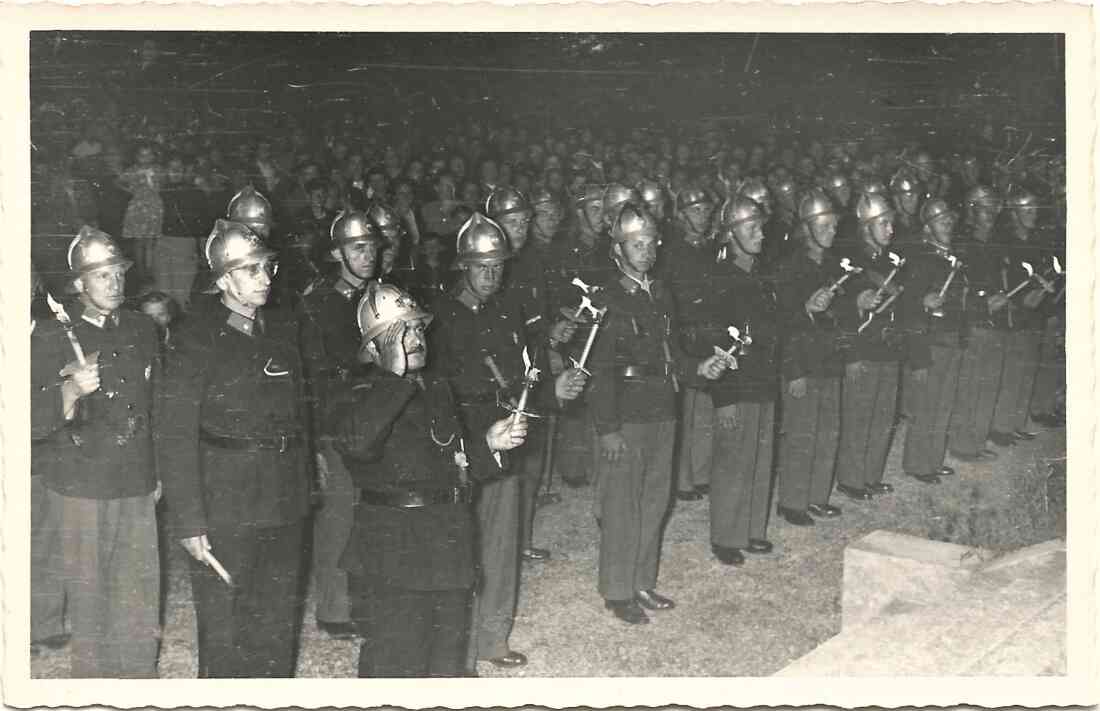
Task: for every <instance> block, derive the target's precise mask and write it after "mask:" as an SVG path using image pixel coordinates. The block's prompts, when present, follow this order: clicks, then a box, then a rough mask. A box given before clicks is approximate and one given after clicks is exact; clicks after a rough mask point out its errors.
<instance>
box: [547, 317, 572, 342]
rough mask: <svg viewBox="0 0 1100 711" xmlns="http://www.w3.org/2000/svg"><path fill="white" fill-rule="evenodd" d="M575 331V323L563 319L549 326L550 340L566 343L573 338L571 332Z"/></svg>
mask: <svg viewBox="0 0 1100 711" xmlns="http://www.w3.org/2000/svg"><path fill="white" fill-rule="evenodd" d="M576 332H577V324H575V323H573V322H572V321H566V320H564V319H563V320H561V321H558V322H557V323H555V324H554V325H553V326H551V327H550V340H551V341H554V342H555V343H568V342H569V341H571V340H573V334H575V333H576Z"/></svg>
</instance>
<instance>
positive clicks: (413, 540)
mask: <svg viewBox="0 0 1100 711" xmlns="http://www.w3.org/2000/svg"><path fill="white" fill-rule="evenodd" d="M325 430H326V432H327V434H328V435H329V436H331V437H333V443H334V446H335V447H336V449H337V451H339V452H340V453H341V454H342V456H343V458H344V464H345V465H346V466H347V468H348V472H349V473H350V474H351V478H352V480H353V481H354V482H355V485H356V486H357V487H359V488H361V489H366V490H368V491H372V492H387V491H395V490H407V489H417V490H426V489H427V490H445V489H452V488H456V487H460V486H461V484H462V482H461V480H460V475H459V468H458V466H457V464H456V462H455V454H456V453H457V452H458V451H459V448H460V445H461V444H464V451H465V453H466V456H467V458H468V461H469V463H470V467H469V471H470V472H471V474H475V473H481V474H485V473H488V472H491V471H493V470H496V469H499V466H498V465H497V464H496V462H495V461H494V460H493V458H492V456H491V454H490V451H489V448H488V446H487V445H486V442H485V431H484V430H481V431H478V432H472V433H470V435H469V436H467V437H465V438H464V433H463V430H462V426H461V423H460V422H459V416H458V409H457V407H456V405H455V402H454V398H453V396H452V394H451V390H450V386H449V384H448V383H447V381H446V380H443V379H440V378H433V377H427V378H426V379H425V381H424V387H423V388H422V387H421V386H420V385H418V384H417V383H416V382H415V381H413V380H410V379H408V378H403V377H399V376H397V375H394V374H393V373H390V372H388V371H385V370H382V369H371V370H370V372H369V373H366V374H361V375H358V376H355V377H354V378H353V380H352V382H350V383H349V387H348V388H347V389H345V390H343V391H342V392H341V393H340V394H339V395H337V396H335V398H334V399H333V400H332V401H331V402H330V403H329V405H328V407H327V417H326V425H325ZM463 438H464V439H463ZM474 535H475V530H474V521H473V514H472V510H471V507H470V505H469V504H468V503H453V504H434V505H429V506H423V507H420V508H394V507H387V506H371V505H367V504H366V503H363V502H360V503H359V504H358V506H357V508H356V515H355V526H354V529H353V531H352V535H351V538H350V539H349V544H348V547H347V549H346V550H345V551H344V555H343V557H342V558H341V561H340V565H341V567H343V568H344V569H345V570H347V571H348V572H350V573H352V574H354V575H358V576H371V577H375V578H379V579H381V580H383V581H384V582H385V583H386V584H387V585H390V586H393V587H400V588H406V589H411V590H458V589H465V588H469V587H472V586H473V584H474V574H475V561H476V558H475V551H474Z"/></svg>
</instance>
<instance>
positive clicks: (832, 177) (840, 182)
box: [825, 172, 851, 190]
mask: <svg viewBox="0 0 1100 711" xmlns="http://www.w3.org/2000/svg"><path fill="white" fill-rule="evenodd" d="M825 187H827V188H829V189H830V190H843V189H844V188H850V187H851V182H850V181H849V180H848V176H846V175H845V174H844V173H840V172H834V173H830V174H829V175H828V177H826V178H825Z"/></svg>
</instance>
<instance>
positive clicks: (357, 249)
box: [332, 240, 378, 280]
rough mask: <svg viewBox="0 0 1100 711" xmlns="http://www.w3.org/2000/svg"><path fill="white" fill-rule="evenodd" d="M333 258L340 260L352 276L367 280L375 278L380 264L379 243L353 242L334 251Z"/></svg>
mask: <svg viewBox="0 0 1100 711" xmlns="http://www.w3.org/2000/svg"><path fill="white" fill-rule="evenodd" d="M332 256H333V257H334V258H336V259H339V260H340V262H341V263H342V264H343V265H344V268H345V269H347V270H348V273H350V274H351V275H352V276H354V277H355V278H356V279H360V280H366V279H370V278H371V277H373V276H374V269H375V265H376V264H377V263H378V242H376V241H374V240H371V241H370V242H353V243H351V244H345V245H342V246H341V247H339V248H337V249H334V250H332Z"/></svg>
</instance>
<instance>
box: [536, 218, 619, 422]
mask: <svg viewBox="0 0 1100 711" xmlns="http://www.w3.org/2000/svg"><path fill="white" fill-rule="evenodd" d="M609 249H610V247H609V246H608V242H607V240H606V239H603V238H601V239H598V240H597V241H596V243H595V244H593V245H592V246H591V247H588V246H587V245H585V244H584V243H583V242H581V241H580V239H579V238H577V237H576V236H574V237H573V241H572V243H571V244H569V245H568V246H563V247H562V248H561V249H560V250H557V252H556V253H555V258H554V260H553V261H552V262H551V263H550V265H549V267H550V269H549V271H550V274H551V278H550V279H549V284H548V286H549V288H550V297H549V299H550V305H551V315H552V316H553V315H554V309H560V308H561V307H563V306H564V307H566V308H567V309H569V312H570V314H573V313H576V309H577V307H578V306H579V305H580V303H581V296H583V293H582V292H581V290H580V289H579V288H578V287H577V286H576V285H575V284H573V279H574V278H579V279H580V280H581V281H583V282H584V283H585V284H588V285H589V286H593V287H597V288H598V287H600V286H602V285H603V283H604V282H605V281H606V280H607V277H608V275H610V274H612V273H614V272H615V265H614V263H612V261H611V257H610V256H609V254H610V252H609ZM589 298H592V297H589ZM591 328H592V325H591V321H590V320H586V321H585V322H584V323H581V324H578V326H577V330H576V332H575V333H574V334H573V339H572V340H571V341H570V342H569V344H568V346H567V347H566V348H565V349H564V350H565V351H567V352H568V353H569V354H570V355H571V356H572V357H574V358H580V354H581V351H583V350H584V344H585V341H586V340H587V339H588V333H589V331H590V330H591ZM573 402H575V403H576V402H579V400H574V401H573Z"/></svg>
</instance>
